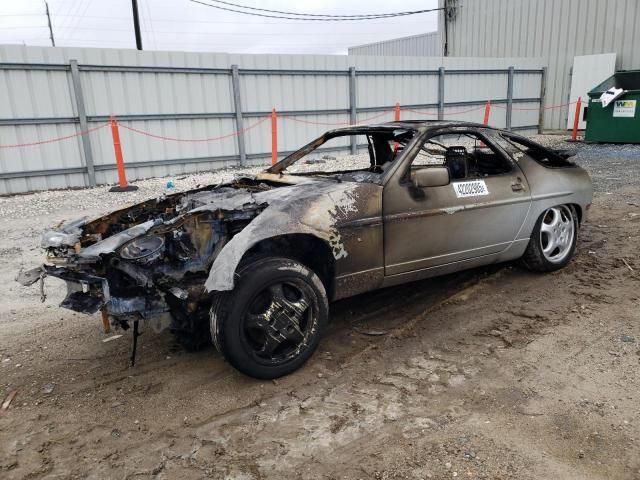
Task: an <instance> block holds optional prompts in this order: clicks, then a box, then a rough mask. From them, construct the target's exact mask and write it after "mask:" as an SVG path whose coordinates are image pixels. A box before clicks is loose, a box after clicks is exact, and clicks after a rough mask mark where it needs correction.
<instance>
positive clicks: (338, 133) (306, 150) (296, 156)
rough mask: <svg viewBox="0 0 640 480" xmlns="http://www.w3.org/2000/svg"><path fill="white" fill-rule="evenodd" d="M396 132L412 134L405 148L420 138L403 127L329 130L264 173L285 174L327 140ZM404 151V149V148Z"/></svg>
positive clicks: (396, 160)
mask: <svg viewBox="0 0 640 480" xmlns="http://www.w3.org/2000/svg"><path fill="white" fill-rule="evenodd" d="M396 130H401V131H402V132H403V133H409V132H414V134H413V137H412V138H411V140H410V141H409V142H407V145H406V146H407V147H408V146H409V145H411V143H412V142H413V141H414V140H415V139H416V137H419V136H420V133H421V132H420V130H419V129H417V128H411V127H404V126H399V125H393V126H391V125H376V126H366V127H359V128H353V127H352V128H347V129H338V130H329V131H328V132H326V133H325V134H323V135H321V136H319V137H318V138H316V139H314V140H312V141H311V142H309V143H307V144H306V145H304V146H303V147H302V148H300V149H298V150H296V151H295V152H293V153H291V154H289V155H287V156H286V157H285V158H283V159H282V160H280V161H279V162H278V163H276V164H275V165H272V166H271V167H269V168H268V169H266V170H265V172H266V173H276V174H286V173H288V172H286V171H285V170H286V169H287V168H289V167H290V166H291V165H293V164H295V163H296V162H297V161H299V160H301V159H302V158H304V157H306V156H307V155H308V154H310V153H311V152H313V151H315V150H317V149H318V148H320V147H321V146H322V145H324V144H325V143H327V142H328V141H329V140H331V139H333V138H337V137H350V136H352V135H367V134H375V133H387V134H389V133H393V132H394V131H396ZM405 150H406V148H405ZM404 153H405V152H404V151H402V152H400V153H399V155H398V156H397V157H396V158H395V159H394V160H393V163H394V164H395V163H397V162H398V161H399V160H401V159H402V157H403V156H404Z"/></svg>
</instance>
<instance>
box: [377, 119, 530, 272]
mask: <svg viewBox="0 0 640 480" xmlns="http://www.w3.org/2000/svg"><path fill="white" fill-rule="evenodd" d="M436 137H437V139H444V138H446V139H447V140H451V138H452V139H453V143H454V144H446V143H442V142H440V141H439V140H436ZM432 142H437V143H440V144H441V146H442V147H443V148H442V153H443V158H442V159H440V158H438V155H437V154H436V153H437V152H436V153H434V150H433V148H436V149H437V148H440V147H438V146H437V145H435V144H433V143H432ZM456 142H457V143H459V144H460V145H455V143H456ZM469 149H471V150H470V151H471V153H472V154H473V155H470V154H469ZM463 151H466V155H467V157H468V158H467V157H465V156H464V155H465V154H464V153H463ZM456 155H457V156H458V157H461V158H467V160H466V162H467V163H468V164H473V163H474V162H475V164H476V165H475V167H474V166H469V165H467V167H469V168H467V169H466V171H464V170H465V169H464V168H462V167H461V163H464V162H461V161H459V162H458V164H456V162H455V161H452V159H454V158H455V157H456ZM430 156H431V157H433V158H430ZM458 160H460V158H458ZM405 162H406V165H402V166H401V167H400V168H398V169H397V170H396V171H395V172H394V174H393V175H392V176H391V177H390V178H389V180H388V182H387V183H386V184H385V187H384V191H383V234H384V255H385V275H396V274H403V273H406V272H411V271H415V270H421V269H428V268H432V267H437V266H441V265H445V264H450V263H454V262H463V261H465V260H469V259H473V258H476V257H481V256H488V255H492V254H497V253H499V252H501V251H503V250H505V249H506V248H507V247H508V246H509V245H510V244H511V243H512V242H513V241H514V239H515V238H516V236H517V234H518V232H519V230H520V228H521V226H522V224H523V223H524V220H525V218H526V215H527V212H528V209H529V207H530V204H531V198H530V193H529V186H528V184H527V181H526V178H525V176H524V175H523V174H522V172H521V170H520V169H519V167H518V166H517V164H516V163H515V162H513V160H512V159H511V158H510V157H508V156H507V154H506V153H504V152H503V151H502V150H501V149H499V148H498V147H496V146H495V144H494V143H493V142H491V141H490V139H488V137H487V136H485V135H483V134H482V133H481V132H480V131H479V130H456V129H452V130H439V131H438V132H437V135H427V136H426V137H425V141H424V142H423V147H422V149H421V150H420V151H419V152H418V153H417V154H416V155H415V156H414V157H413V158H407V159H405ZM443 164H444V165H445V166H447V168H448V169H449V172H450V176H451V177H452V178H451V179H450V181H449V183H448V184H446V185H442V186H435V187H424V188H420V187H417V186H415V185H414V183H412V181H411V178H412V177H411V176H412V173H413V174H414V175H415V171H416V170H418V169H420V168H433V167H434V166H438V165H439V166H442V165H443ZM477 164H480V165H481V166H482V168H480V167H478V166H477ZM474 168H475V170H474ZM478 172H480V173H478Z"/></svg>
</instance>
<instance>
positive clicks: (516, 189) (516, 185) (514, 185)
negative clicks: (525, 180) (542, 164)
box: [511, 182, 524, 192]
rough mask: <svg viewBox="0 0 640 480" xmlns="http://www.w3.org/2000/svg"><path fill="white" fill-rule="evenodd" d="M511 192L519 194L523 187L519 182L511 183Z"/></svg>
mask: <svg viewBox="0 0 640 480" xmlns="http://www.w3.org/2000/svg"><path fill="white" fill-rule="evenodd" d="M511 190H513V191H514V192H521V191H522V190H524V185H523V184H521V183H520V182H517V183H512V184H511Z"/></svg>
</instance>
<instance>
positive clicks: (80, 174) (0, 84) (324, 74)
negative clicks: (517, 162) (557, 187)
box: [0, 47, 544, 194]
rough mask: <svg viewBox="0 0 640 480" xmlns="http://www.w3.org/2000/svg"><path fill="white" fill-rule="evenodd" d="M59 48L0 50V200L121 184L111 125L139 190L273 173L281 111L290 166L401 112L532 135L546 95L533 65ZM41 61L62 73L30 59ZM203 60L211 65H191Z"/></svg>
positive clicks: (281, 141) (282, 145) (539, 70)
mask: <svg viewBox="0 0 640 480" xmlns="http://www.w3.org/2000/svg"><path fill="white" fill-rule="evenodd" d="M22 48H23V50H24V47H22ZM56 50H61V49H46V48H40V49H37V51H36V49H35V48H33V47H27V48H26V53H25V51H17V52H16V50H15V49H10V48H9V47H0V194H11V193H18V192H26V191H33V190H42V189H50V188H69V187H85V186H95V185H97V184H98V185H99V184H105V183H113V182H114V181H115V178H116V177H115V162H114V155H113V147H112V144H111V135H110V133H109V129H108V128H99V127H101V126H103V125H105V126H106V122H108V120H109V117H110V115H115V117H116V118H117V120H118V122H119V123H120V125H121V126H122V127H124V128H122V129H121V138H122V147H123V150H124V158H125V162H126V166H127V175H128V177H129V180H135V179H140V178H146V177H152V176H166V175H175V174H180V173H188V172H195V171H203V170H211V169H215V168H220V167H226V166H231V165H239V166H240V165H255V164H263V163H266V162H267V161H268V159H269V158H270V156H271V152H270V145H271V131H270V122H268V121H264V120H266V118H267V117H268V116H270V114H271V111H272V109H273V108H275V109H276V110H277V112H278V119H279V120H278V122H279V126H278V130H279V147H280V151H279V152H278V153H279V155H280V156H281V157H282V156H283V155H286V154H287V153H289V152H291V151H293V150H294V149H296V148H298V147H299V146H300V145H302V144H304V143H306V142H307V141H309V140H311V139H312V138H314V137H316V136H317V135H319V134H320V133H321V132H322V131H324V130H327V129H328V128H331V127H332V126H340V125H347V124H355V123H365V122H366V121H372V120H374V119H375V121H376V122H381V121H390V120H393V118H394V107H395V104H396V103H399V104H400V105H401V115H402V118H409V117H413V118H424V119H459V120H469V121H478V122H480V121H482V118H483V114H484V112H483V110H484V105H485V103H486V102H487V100H490V101H491V104H492V105H493V106H494V110H493V111H492V116H491V120H490V124H491V125H495V126H500V127H506V128H510V129H513V130H536V129H537V128H538V124H539V115H538V111H537V107H538V106H539V105H540V103H541V101H542V98H541V97H542V95H543V94H542V92H543V79H544V69H543V68H541V67H540V66H539V62H536V61H535V60H520V61H517V60H516V62H517V63H519V64H520V65H518V64H517V63H516V65H515V66H511V65H510V63H505V62H510V60H509V59H500V60H495V59H489V60H487V61H484V62H483V61H478V60H477V59H474V60H473V61H471V60H467V61H466V62H465V59H455V61H451V60H449V62H448V64H447V63H446V61H447V59H430V60H421V61H415V60H413V61H411V62H408V61H407V60H408V59H386V60H384V59H383V60H382V61H381V60H380V59H372V58H367V57H360V58H358V57H345V56H326V57H325V56H315V57H311V59H309V58H305V56H271V55H264V56H249V55H246V56H235V57H233V56H227V55H218V56H214V57H215V58H214V59H213V61H211V58H210V57H211V56H209V58H206V57H205V55H206V54H184V55H185V56H183V57H180V58H179V59H176V58H175V56H173V55H172V54H166V55H164V56H163V55H161V52H154V54H153V56H152V57H149V55H148V53H147V52H142V53H139V52H131V51H117V50H112V51H104V50H97V49H64V50H65V51H64V52H63V55H60V53H59V52H56ZM34 51H35V52H34ZM43 52H45V53H47V52H51V53H55V54H56V55H58V56H62V58H64V60H65V61H64V62H62V61H55V60H52V59H51V57H52V56H55V55H49V56H48V57H49V58H46V61H33V57H34V53H37V54H42V53H43ZM99 52H100V55H98V53H99ZM105 52H106V53H105ZM114 54H115V55H114ZM41 56H43V55H41ZM44 56H45V57H46V55H44ZM114 56H115V58H110V57H114ZM72 57H76V58H77V59H76V58H72ZM150 58H152V61H149V59H150ZM194 58H199V61H198V63H199V64H200V65H202V64H203V63H205V64H206V63H208V65H202V66H200V65H198V66H191V65H189V64H190V63H194V62H193V61H192V60H193V59H194ZM203 58H206V59H207V61H206V62H204V61H203ZM11 59H19V60H26V61H7V60H11ZM83 59H84V60H83ZM96 60H97V61H96ZM145 60H146V61H147V62H148V64H146V65H140V64H139V63H140V62H144V61H145ZM234 61H235V62H234ZM227 62H234V63H227ZM347 62H348V63H347ZM225 63H226V65H225ZM296 63H298V64H300V66H299V67H298V66H295V64H296ZM514 63H515V62H514ZM211 64H213V65H211ZM349 64H350V65H349ZM502 64H506V65H509V66H507V67H501V68H498V67H500V65H502ZM323 65H324V67H323ZM527 104H529V105H531V106H533V107H534V108H530V109H529V108H526V106H527ZM514 105H520V106H521V107H522V106H524V107H525V108H523V109H517V108H514ZM357 148H358V146H356V145H351V146H350V147H349V146H348V145H346V146H345V149H346V150H347V151H349V150H350V151H351V152H354V151H355V150H356V149H357Z"/></svg>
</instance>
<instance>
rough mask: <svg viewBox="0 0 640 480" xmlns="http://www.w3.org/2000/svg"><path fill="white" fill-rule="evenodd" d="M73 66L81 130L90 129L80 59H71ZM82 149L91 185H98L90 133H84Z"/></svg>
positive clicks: (70, 63)
mask: <svg viewBox="0 0 640 480" xmlns="http://www.w3.org/2000/svg"><path fill="white" fill-rule="evenodd" d="M69 66H70V67H71V83H73V93H74V95H75V98H76V110H77V111H78V120H79V121H80V131H81V132H86V131H87V130H89V124H88V122H87V111H86V109H85V107H84V96H83V94H82V84H81V83H80V70H79V69H78V60H74V59H72V60H69ZM82 151H83V153H84V164H85V166H86V167H87V180H89V186H90V187H95V186H96V170H95V167H94V165H93V152H92V151H91V140H90V139H89V136H88V135H86V134H85V135H82Z"/></svg>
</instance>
